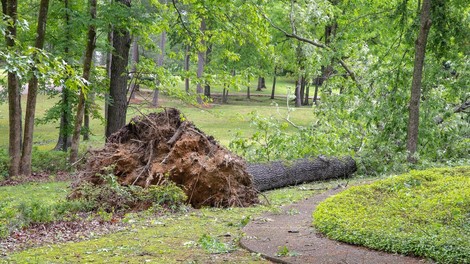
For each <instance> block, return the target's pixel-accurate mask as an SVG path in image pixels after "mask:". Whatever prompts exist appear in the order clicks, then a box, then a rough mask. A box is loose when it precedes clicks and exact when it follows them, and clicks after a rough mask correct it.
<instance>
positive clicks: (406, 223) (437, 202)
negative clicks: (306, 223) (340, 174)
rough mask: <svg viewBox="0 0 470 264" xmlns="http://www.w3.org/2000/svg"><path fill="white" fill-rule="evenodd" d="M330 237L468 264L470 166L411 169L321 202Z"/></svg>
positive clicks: (321, 220) (320, 218) (322, 225)
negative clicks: (408, 171)
mask: <svg viewBox="0 0 470 264" xmlns="http://www.w3.org/2000/svg"><path fill="white" fill-rule="evenodd" d="M313 217H314V222H313V223H314V226H315V227H316V228H317V229H318V230H319V231H321V232H322V233H324V234H325V235H327V236H328V237H329V238H332V239H336V240H340V241H344V242H347V243H351V244H356V245H364V246H366V247H370V248H374V249H379V250H384V251H388V252H393V253H401V254H407V255H415V256H421V257H426V258H431V259H433V260H436V261H438V262H440V263H470V167H469V166H466V167H465V166H464V167H455V168H439V169H428V170H423V171H411V172H410V173H406V174H403V175H399V176H393V177H390V178H387V179H384V180H379V181H377V182H374V183H372V184H370V185H364V186H358V187H351V188H350V189H349V190H346V191H344V192H342V193H340V194H338V195H335V196H333V197H330V198H328V199H327V200H325V201H324V202H322V203H321V204H320V205H319V206H318V207H317V210H316V211H315V212H314V213H313Z"/></svg>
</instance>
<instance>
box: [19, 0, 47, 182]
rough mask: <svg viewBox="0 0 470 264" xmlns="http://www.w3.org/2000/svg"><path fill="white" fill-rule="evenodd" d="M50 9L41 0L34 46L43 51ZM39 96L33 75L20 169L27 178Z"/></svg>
mask: <svg viewBox="0 0 470 264" xmlns="http://www.w3.org/2000/svg"><path fill="white" fill-rule="evenodd" d="M48 8H49V0H41V3H40V4H39V15H38V28H37V32H36V43H35V44H34V46H35V47H36V48H37V49H42V48H43V47H44V39H45V36H46V23H47V11H48ZM35 62H36V63H39V62H38V61H37V59H35ZM37 94H38V78H37V77H36V75H34V74H33V77H31V79H30V80H29V84H28V99H27V102H26V115H25V126H24V138H23V152H22V155H21V167H20V174H22V175H27V176H29V175H31V159H32V151H33V133H34V116H35V113H36V99H37Z"/></svg>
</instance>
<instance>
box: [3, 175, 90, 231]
mask: <svg viewBox="0 0 470 264" xmlns="http://www.w3.org/2000/svg"><path fill="white" fill-rule="evenodd" d="M67 186H68V183H66V182H50V183H42V184H38V183H28V184H22V185H17V186H4V187H0V238H5V237H7V236H8V235H10V233H11V232H12V231H14V230H18V229H21V228H24V227H26V226H28V225H29V224H31V223H38V222H41V223H47V222H52V221H57V220H60V219H62V218H64V217H65V216H67V215H68V214H69V213H71V212H74V211H77V210H78V209H79V208H81V206H82V205H81V203H80V202H77V201H66V195H67V193H68V190H67Z"/></svg>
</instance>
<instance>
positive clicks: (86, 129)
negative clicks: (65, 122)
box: [82, 91, 95, 141]
mask: <svg viewBox="0 0 470 264" xmlns="http://www.w3.org/2000/svg"><path fill="white" fill-rule="evenodd" d="M94 103H95V92H94V91H90V92H89V93H88V98H87V100H86V101H85V116H84V119H83V133H82V134H83V140H84V141H87V140H89V139H90V114H91V109H90V108H91V107H92V105H93V104H94Z"/></svg>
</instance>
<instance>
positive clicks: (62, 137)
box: [54, 0, 72, 151]
mask: <svg viewBox="0 0 470 264" xmlns="http://www.w3.org/2000/svg"><path fill="white" fill-rule="evenodd" d="M64 12H65V39H66V40H67V41H68V40H70V39H71V32H70V14H69V12H70V11H69V1H68V0H64ZM64 56H65V58H67V59H68V56H69V45H65V48H64ZM66 78H68V77H66ZM61 88H62V102H61V105H62V107H61V108H62V109H61V113H60V127H59V139H58V140H57V145H56V146H55V148H54V149H55V150H62V151H67V149H68V148H69V147H70V145H71V143H72V136H71V133H72V128H71V125H70V123H71V122H72V113H71V110H70V109H71V108H72V107H71V97H72V94H71V92H70V90H69V88H68V87H67V86H65V85H63V86H62V87H61Z"/></svg>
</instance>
